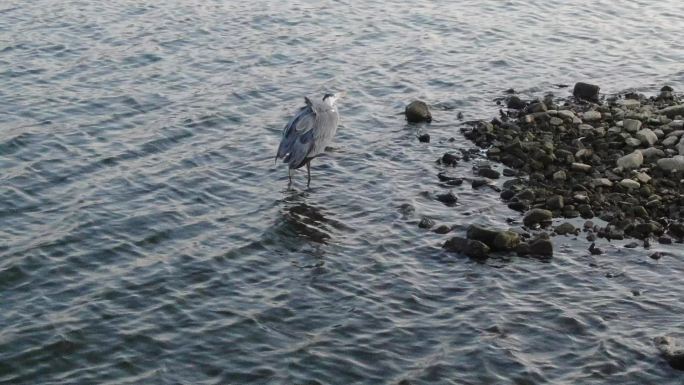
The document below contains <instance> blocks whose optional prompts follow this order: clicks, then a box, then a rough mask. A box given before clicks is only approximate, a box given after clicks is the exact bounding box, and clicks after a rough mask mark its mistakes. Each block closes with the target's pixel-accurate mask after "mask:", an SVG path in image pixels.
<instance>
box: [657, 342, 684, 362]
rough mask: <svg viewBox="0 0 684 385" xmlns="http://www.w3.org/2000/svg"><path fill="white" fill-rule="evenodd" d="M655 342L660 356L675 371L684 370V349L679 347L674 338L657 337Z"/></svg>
mask: <svg viewBox="0 0 684 385" xmlns="http://www.w3.org/2000/svg"><path fill="white" fill-rule="evenodd" d="M654 342H655V344H656V348H657V349H658V351H659V352H660V355H661V356H662V357H663V358H664V359H665V361H667V363H668V364H670V366H671V367H672V368H673V369H677V370H684V349H682V348H679V347H678V344H677V342H676V341H675V340H674V338H672V337H670V336H663V337H656V338H655V339H654Z"/></svg>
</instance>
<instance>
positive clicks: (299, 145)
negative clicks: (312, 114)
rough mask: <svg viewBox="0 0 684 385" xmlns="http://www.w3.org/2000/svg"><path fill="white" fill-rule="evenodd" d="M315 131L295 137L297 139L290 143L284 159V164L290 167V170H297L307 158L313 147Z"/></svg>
mask: <svg viewBox="0 0 684 385" xmlns="http://www.w3.org/2000/svg"><path fill="white" fill-rule="evenodd" d="M315 132H316V130H315V129H313V128H312V129H310V130H309V131H307V132H305V133H303V134H301V135H299V136H297V139H296V140H295V141H294V142H293V143H292V146H291V147H290V152H289V154H288V155H287V157H285V162H287V163H288V164H289V165H290V168H299V167H301V166H302V165H303V163H304V160H305V159H306V158H307V156H309V153H310V152H311V149H312V148H313V147H314V145H315V136H314V134H315Z"/></svg>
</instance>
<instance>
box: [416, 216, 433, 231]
mask: <svg viewBox="0 0 684 385" xmlns="http://www.w3.org/2000/svg"><path fill="white" fill-rule="evenodd" d="M434 225H435V221H433V220H432V219H430V218H428V217H423V219H421V220H420V223H418V227H420V228H421V229H431V228H432V227H433V226H434Z"/></svg>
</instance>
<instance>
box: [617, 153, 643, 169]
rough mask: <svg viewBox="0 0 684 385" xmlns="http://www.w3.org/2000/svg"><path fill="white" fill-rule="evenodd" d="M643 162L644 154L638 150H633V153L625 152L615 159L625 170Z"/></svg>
mask: <svg viewBox="0 0 684 385" xmlns="http://www.w3.org/2000/svg"><path fill="white" fill-rule="evenodd" d="M643 163H644V155H643V154H642V153H641V152H640V151H634V152H633V153H631V154H627V155H625V156H623V157H621V158H619V159H618V160H617V165H618V167H622V168H623V169H625V170H631V169H633V168H638V167H640V166H641V165H642V164H643Z"/></svg>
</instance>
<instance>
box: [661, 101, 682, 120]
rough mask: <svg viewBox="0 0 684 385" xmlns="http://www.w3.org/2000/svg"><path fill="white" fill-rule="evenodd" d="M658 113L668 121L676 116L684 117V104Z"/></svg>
mask: <svg viewBox="0 0 684 385" xmlns="http://www.w3.org/2000/svg"><path fill="white" fill-rule="evenodd" d="M658 113H659V114H661V115H665V116H667V117H668V118H670V119H674V118H676V117H677V116H678V115H679V116H684V104H678V105H675V106H670V107H666V108H663V109H662V110H660V111H658Z"/></svg>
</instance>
